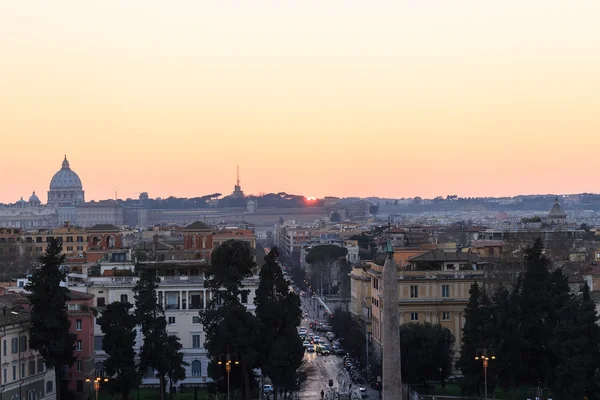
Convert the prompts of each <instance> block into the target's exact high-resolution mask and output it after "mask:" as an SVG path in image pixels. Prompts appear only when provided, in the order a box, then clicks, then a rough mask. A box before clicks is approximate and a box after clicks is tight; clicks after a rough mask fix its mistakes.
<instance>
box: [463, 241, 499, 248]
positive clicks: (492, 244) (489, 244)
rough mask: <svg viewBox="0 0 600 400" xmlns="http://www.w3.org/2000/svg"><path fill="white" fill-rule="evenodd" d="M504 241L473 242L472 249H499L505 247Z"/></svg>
mask: <svg viewBox="0 0 600 400" xmlns="http://www.w3.org/2000/svg"><path fill="white" fill-rule="evenodd" d="M503 245H504V242H503V241H502V240H473V241H472V242H471V247H498V246H503Z"/></svg>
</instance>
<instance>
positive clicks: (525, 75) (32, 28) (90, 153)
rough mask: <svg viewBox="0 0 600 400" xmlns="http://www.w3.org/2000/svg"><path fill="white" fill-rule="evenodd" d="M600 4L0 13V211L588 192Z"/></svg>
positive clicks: (22, 4)
mask: <svg viewBox="0 0 600 400" xmlns="http://www.w3.org/2000/svg"><path fill="white" fill-rule="evenodd" d="M598 20H600V2H599V1H597V0H578V1H576V2H567V1H564V0H559V1H555V0H528V1H518V0H505V1H501V2H500V1H496V2H492V1H480V0H478V1H461V0H454V1H447V0H440V1H427V0H424V1H401V0H393V1H385V0H380V1H374V2H371V1H351V0H345V1H337V0H327V1H323V0H302V1H291V0H285V1H282V0H273V1H266V0H265V1H261V0H256V1H228V0H221V1H198V0H189V1H186V0H178V1H176V2H166V1H152V0H139V1H138V0H128V1H120V0H106V1H101V2H89V1H80V0H73V1H66V0H65V1H62V0H53V1H44V0H38V1H36V0H31V1H2V2H0V151H1V154H2V156H1V157H0V168H1V169H2V171H4V173H3V174H2V181H1V183H0V202H14V201H16V200H18V199H19V198H20V197H21V196H24V197H25V198H27V197H28V196H29V195H30V194H31V192H32V191H33V190H35V191H36V192H37V193H38V194H39V195H40V198H41V199H42V201H43V202H45V201H46V192H47V190H48V186H49V182H50V179H51V178H52V175H53V174H54V173H55V172H56V171H57V170H58V169H60V166H61V162H62V160H63V157H64V155H65V154H67V156H68V159H69V161H70V163H71V168H72V169H73V170H74V171H76V172H77V173H78V174H79V176H80V178H81V180H82V181H83V185H84V190H85V191H86V199H88V200H91V199H104V198H113V197H114V195H115V191H117V193H118V197H120V198H127V197H137V193H139V192H142V191H146V192H149V195H150V196H151V197H167V196H169V195H173V196H178V197H191V196H201V195H204V194H210V193H215V192H219V193H223V194H228V193H230V192H231V191H232V190H233V185H234V184H235V179H236V165H239V166H240V175H241V176H240V179H241V182H242V183H241V184H242V189H243V190H244V191H245V192H246V193H247V194H258V193H260V192H280V191H285V192H288V193H294V194H303V195H305V196H313V197H322V196H327V195H335V196H381V197H393V198H400V197H412V196H421V197H435V196H437V195H442V196H445V195H447V194H457V195H459V196H506V195H517V194H529V193H580V192H599V191H600V190H599V188H600V179H599V176H598V172H599V169H598V161H597V160H598V155H597V154H598V153H597V151H598V149H599V148H600V112H599V110H600V73H599V71H600V51H599V49H600V29H598Z"/></svg>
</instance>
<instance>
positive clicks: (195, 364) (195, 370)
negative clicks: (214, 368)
mask: <svg viewBox="0 0 600 400" xmlns="http://www.w3.org/2000/svg"><path fill="white" fill-rule="evenodd" d="M200 375H202V363H200V361H198V360H194V361H192V376H200Z"/></svg>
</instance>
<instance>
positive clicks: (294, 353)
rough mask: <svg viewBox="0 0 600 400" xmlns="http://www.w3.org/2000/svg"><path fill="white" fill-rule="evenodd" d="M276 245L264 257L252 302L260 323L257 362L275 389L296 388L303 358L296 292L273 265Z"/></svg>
mask: <svg viewBox="0 0 600 400" xmlns="http://www.w3.org/2000/svg"><path fill="white" fill-rule="evenodd" d="M277 256H278V253H277V248H273V249H272V250H271V251H270V252H269V254H268V255H267V256H266V257H265V264H264V265H263V266H262V268H261V270H260V284H259V286H258V289H257V291H256V297H255V298H254V304H255V305H256V316H257V318H258V320H259V322H260V330H261V337H262V341H261V342H260V345H261V348H260V352H259V365H260V368H261V370H262V371H263V373H264V374H265V375H266V376H268V377H269V378H270V379H271V382H273V385H274V388H275V390H276V391H277V390H279V389H283V390H284V391H286V392H288V391H293V390H297V389H298V387H297V386H298V383H297V376H296V375H297V371H298V369H299V368H300V366H301V364H302V358H303V357H304V346H303V345H302V340H301V339H300V337H299V336H298V334H297V330H296V328H297V327H298V326H299V325H300V322H301V321H302V309H301V306H300V298H299V297H298V295H297V294H296V293H294V292H292V291H290V288H289V283H288V282H287V281H286V280H285V278H284V277H283V273H282V271H281V268H280V267H279V265H278V264H277Z"/></svg>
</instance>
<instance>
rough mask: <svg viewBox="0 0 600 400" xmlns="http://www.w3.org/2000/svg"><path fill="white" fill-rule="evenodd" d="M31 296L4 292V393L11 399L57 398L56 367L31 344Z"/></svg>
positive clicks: (0, 382) (0, 299) (0, 391)
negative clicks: (28, 306) (47, 367)
mask: <svg viewBox="0 0 600 400" xmlns="http://www.w3.org/2000/svg"><path fill="white" fill-rule="evenodd" d="M27 304H28V303H27V299H26V298H25V297H24V296H22V295H21V294H19V293H4V294H3V295H0V308H1V310H0V327H1V328H2V340H1V343H2V348H1V349H0V351H1V353H0V354H1V358H0V359H1V362H0V364H1V365H2V366H1V369H2V372H1V373H0V396H1V398H2V399H11V400H20V399H24V400H25V399H26V400H40V399H49V400H53V399H55V398H56V383H55V380H54V371H53V370H48V369H46V367H45V365H44V360H43V358H42V357H41V356H40V355H39V353H37V352H36V351H34V350H32V349H31V348H30V347H29V333H28V332H29V324H30V318H29V311H28V310H27Z"/></svg>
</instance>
